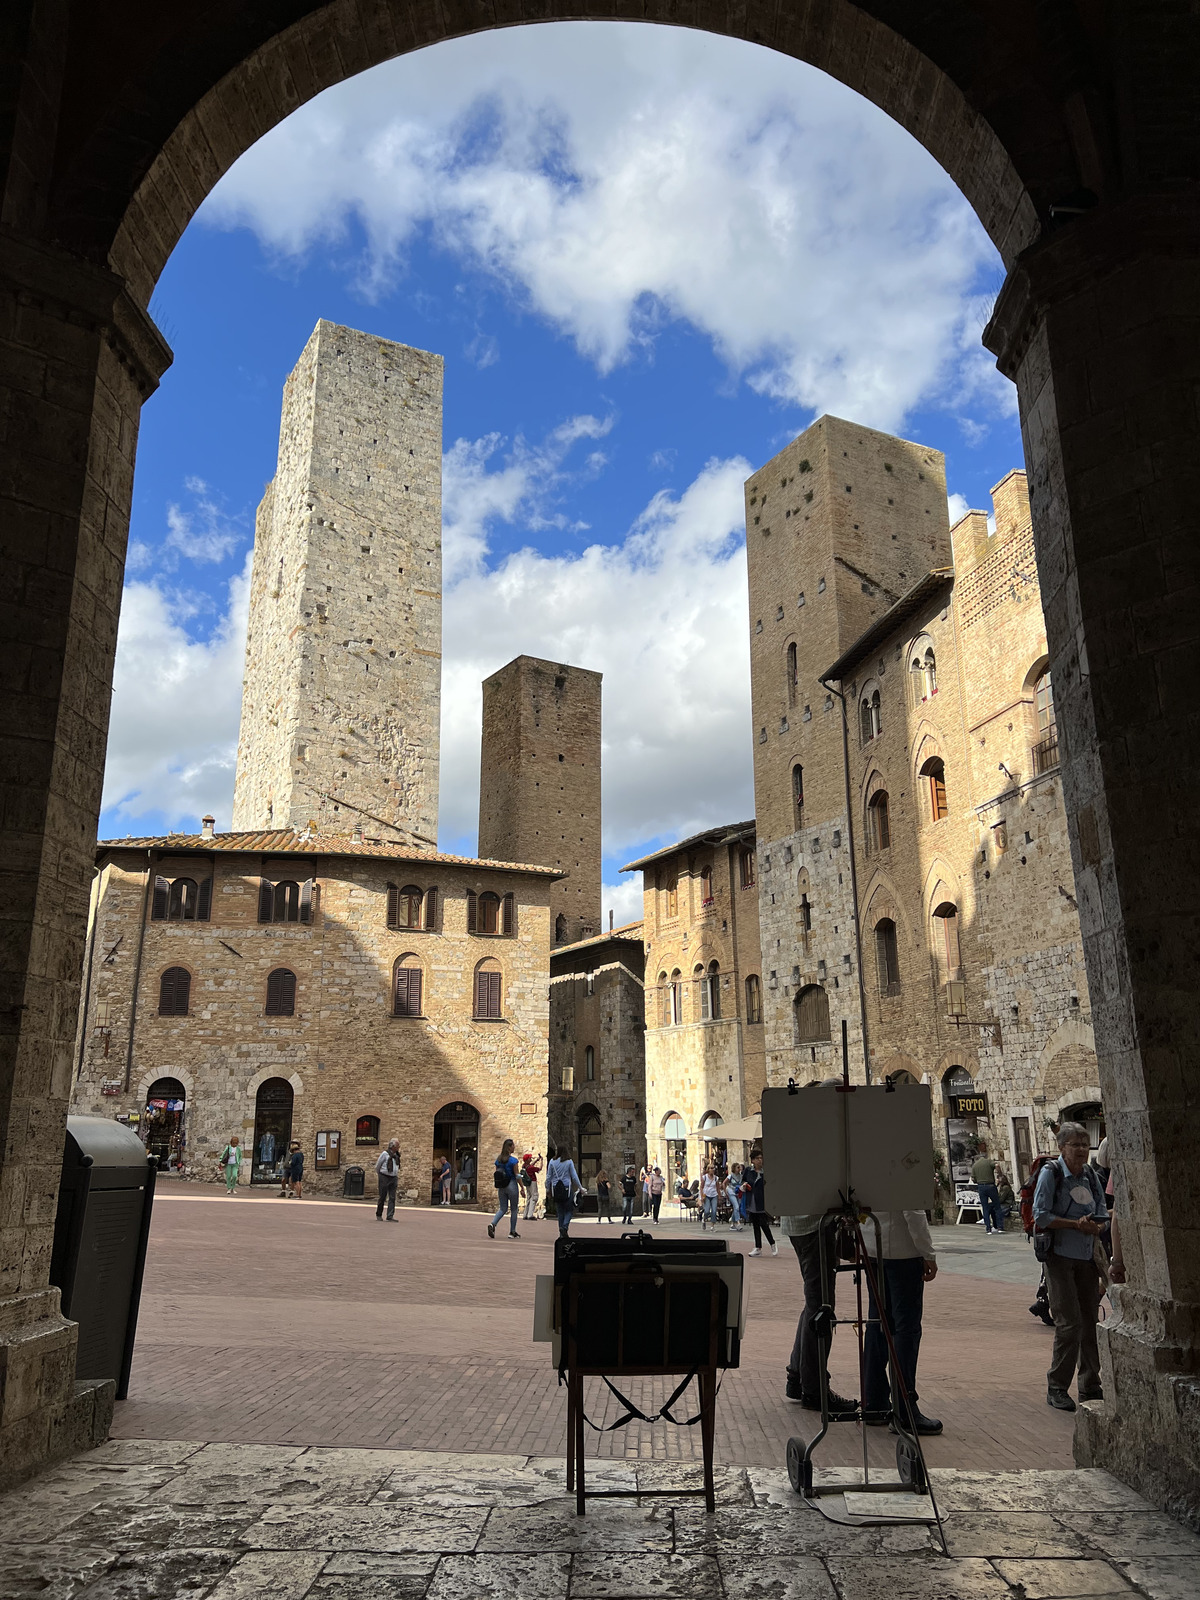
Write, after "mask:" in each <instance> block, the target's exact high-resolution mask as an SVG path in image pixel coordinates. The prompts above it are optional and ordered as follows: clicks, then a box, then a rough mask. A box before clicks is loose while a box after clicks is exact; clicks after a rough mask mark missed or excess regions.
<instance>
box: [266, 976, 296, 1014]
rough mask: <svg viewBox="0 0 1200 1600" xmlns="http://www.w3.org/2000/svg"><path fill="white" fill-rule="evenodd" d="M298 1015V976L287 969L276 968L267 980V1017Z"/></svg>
mask: <svg viewBox="0 0 1200 1600" xmlns="http://www.w3.org/2000/svg"><path fill="white" fill-rule="evenodd" d="M295 1014H296V974H295V973H294V972H292V971H291V970H290V969H289V968H287V967H276V969H275V971H274V972H272V973H271V975H270V976H269V977H268V979H267V1016H269V1017H294V1016H295Z"/></svg>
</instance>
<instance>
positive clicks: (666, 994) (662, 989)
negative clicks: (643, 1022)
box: [658, 972, 671, 1028]
mask: <svg viewBox="0 0 1200 1600" xmlns="http://www.w3.org/2000/svg"><path fill="white" fill-rule="evenodd" d="M658 992H659V994H660V995H661V996H662V1025H663V1027H664V1028H669V1027H670V1026H671V988H670V984H669V982H668V979H667V975H666V973H665V972H660V973H659V975H658Z"/></svg>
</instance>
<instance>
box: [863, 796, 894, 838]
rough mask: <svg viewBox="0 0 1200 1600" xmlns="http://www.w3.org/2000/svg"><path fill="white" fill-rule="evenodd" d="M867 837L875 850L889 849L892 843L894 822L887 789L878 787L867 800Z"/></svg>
mask: <svg viewBox="0 0 1200 1600" xmlns="http://www.w3.org/2000/svg"><path fill="white" fill-rule="evenodd" d="M867 825H868V826H867V838H868V841H869V843H870V848H871V849H872V850H873V851H876V852H878V851H880V850H887V849H889V848H890V847H891V843H892V823H891V816H890V814H889V811H888V797H887V790H886V789H877V790H876V791H875V793H874V794H873V795H872V796H871V798H870V800H869V801H868V802H867Z"/></svg>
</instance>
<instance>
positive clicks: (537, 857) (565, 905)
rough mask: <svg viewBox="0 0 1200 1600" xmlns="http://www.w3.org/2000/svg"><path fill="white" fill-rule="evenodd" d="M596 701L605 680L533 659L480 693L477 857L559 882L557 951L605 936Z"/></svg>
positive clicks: (554, 927) (511, 666) (505, 671)
mask: <svg viewBox="0 0 1200 1600" xmlns="http://www.w3.org/2000/svg"><path fill="white" fill-rule="evenodd" d="M600 691H601V674H600V673H598V672H589V671H587V669H586V668H583V667H570V666H564V665H561V664H558V663H556V662H553V661H538V660H536V659H535V658H534V657H532V656H518V657H517V658H516V660H515V661H510V662H509V663H508V665H507V666H506V667H501V669H500V671H499V672H494V673H493V674H492V676H491V677H490V678H486V679H485V680H484V684H483V739H482V752H481V754H482V759H481V763H480V775H479V854H480V855H481V856H482V857H484V858H485V859H491V860H497V861H538V862H545V863H546V864H547V865H548V866H553V867H554V868H555V869H556V870H557V871H559V872H561V873H562V874H563V877H562V878H561V880H560V881H559V882H558V883H556V884H555V885H554V887H553V889H552V890H551V897H550V910H551V919H550V926H551V932H552V936H553V937H554V940H555V943H556V944H563V943H565V944H574V943H576V942H577V941H578V940H580V939H587V938H590V937H591V936H592V935H593V934H596V933H598V932H599V930H600V915H601V905H600V899H601V867H600V849H601V843H600ZM560 917H561V918H562V922H561V925H560V924H559V920H558V919H559V918H560ZM560 935H561V937H560Z"/></svg>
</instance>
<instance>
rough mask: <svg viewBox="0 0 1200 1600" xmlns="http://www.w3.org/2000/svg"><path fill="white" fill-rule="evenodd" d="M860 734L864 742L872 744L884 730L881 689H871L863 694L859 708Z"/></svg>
mask: <svg viewBox="0 0 1200 1600" xmlns="http://www.w3.org/2000/svg"><path fill="white" fill-rule="evenodd" d="M858 725H859V735H860V737H861V739H862V742H863V744H870V742H871V740H872V739H878V737H879V735H880V734H881V733H882V732H883V714H882V707H881V705H880V700H879V690H878V689H871V690H869V691H868V692H867V693H866V694H864V695H863V698H862V701H861V703H860V704H859V708H858Z"/></svg>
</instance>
